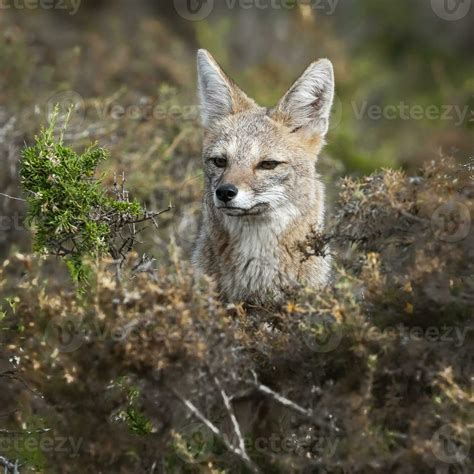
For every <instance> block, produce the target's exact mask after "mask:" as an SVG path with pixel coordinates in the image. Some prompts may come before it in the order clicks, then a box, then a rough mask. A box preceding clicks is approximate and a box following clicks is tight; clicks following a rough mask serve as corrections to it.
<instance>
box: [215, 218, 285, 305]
mask: <svg viewBox="0 0 474 474" xmlns="http://www.w3.org/2000/svg"><path fill="white" fill-rule="evenodd" d="M281 224H282V223H281V222H280V223H272V222H267V223H265V224H263V223H262V224H256V223H255V222H252V221H251V220H245V221H242V220H241V219H239V220H236V219H234V218H232V217H228V218H227V221H226V227H227V228H228V230H229V231H230V233H231V235H232V236H233V238H232V246H231V248H230V262H229V264H230V265H229V266H230V268H229V271H228V272H223V275H222V281H221V283H222V287H223V290H224V291H225V293H227V295H229V296H230V297H231V298H232V299H234V300H240V299H247V298H248V297H249V295H252V296H253V297H255V298H257V299H258V297H259V296H260V295H261V296H262V297H263V296H264V295H265V294H267V295H268V293H269V292H270V293H274V292H278V291H279V290H280V288H281V286H282V275H281V271H280V269H281V258H280V255H281V249H280V245H279V241H278V236H279V235H280V233H281V230H282V229H281Z"/></svg>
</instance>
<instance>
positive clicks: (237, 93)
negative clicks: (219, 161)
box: [197, 49, 256, 128]
mask: <svg viewBox="0 0 474 474" xmlns="http://www.w3.org/2000/svg"><path fill="white" fill-rule="evenodd" d="M197 69H198V92H199V101H200V105H201V118H202V123H203V125H204V127H206V128H209V127H210V126H211V125H212V124H213V123H214V122H216V121H218V120H219V119H221V118H223V117H225V116H227V115H232V114H236V113H238V112H241V111H243V110H246V109H249V108H252V107H254V106H255V105H256V104H255V102H254V101H253V100H252V99H250V98H249V97H247V95H246V94H245V93H244V92H243V91H242V90H241V89H240V88H239V87H238V86H237V85H236V84H235V83H234V82H233V81H232V79H230V78H229V76H227V74H226V73H225V72H224V71H223V70H222V68H221V67H220V66H219V64H217V62H216V60H215V59H214V58H213V57H212V56H211V54H210V53H209V52H208V51H206V50H204V49H200V50H199V51H198V54H197Z"/></svg>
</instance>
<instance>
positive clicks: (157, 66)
mask: <svg viewBox="0 0 474 474" xmlns="http://www.w3.org/2000/svg"><path fill="white" fill-rule="evenodd" d="M473 10H474V9H473V8H472V5H471V0H430V1H426V2H412V1H410V0H401V1H399V2H396V3H394V2H390V3H389V2H384V3H381V2H379V1H377V0H358V1H355V0H312V1H305V2H293V1H289V0H260V1H256V2H251V1H247V0H239V1H237V0H226V1H222V2H217V1H213V0H174V1H169V2H161V1H160V2H158V1H152V0H137V1H134V2H131V1H126V0H116V1H109V0H61V1H54V2H50V1H42V0H38V1H36V2H35V1H31V2H24V3H22V2H21V1H19V0H18V1H17V2H4V3H3V4H2V7H1V10H0V27H1V32H2V33H1V37H0V40H1V43H0V70H1V73H0V160H1V163H2V168H3V170H4V172H3V173H2V175H1V176H0V189H1V190H2V191H3V192H4V193H7V194H10V195H17V193H18V188H17V183H18V178H17V176H18V159H19V150H20V148H21V146H22V145H23V144H24V143H31V141H32V139H33V137H34V135H35V133H36V132H37V131H38V130H39V128H40V126H42V125H44V124H46V123H47V120H48V118H49V115H50V114H51V111H52V110H53V108H54V105H55V104H56V103H58V104H60V108H61V113H62V116H63V118H64V117H65V115H66V112H67V109H68V107H69V105H70V104H74V105H75V112H74V114H73V116H72V118H71V119H70V123H69V126H68V131H67V133H66V141H67V142H68V143H69V144H73V145H74V147H75V148H81V147H83V146H88V145H89V144H90V143H91V142H96V141H97V142H98V143H99V144H100V145H101V146H104V147H106V148H108V149H109V150H110V151H111V160H109V161H108V162H107V164H106V165H105V168H106V169H105V170H104V171H105V174H104V179H105V180H106V182H110V181H111V180H112V171H117V172H126V174H127V178H128V184H129V188H130V189H131V191H132V192H133V193H134V194H135V196H136V197H138V198H139V199H141V200H144V201H146V202H147V203H149V204H150V205H151V206H155V207H156V206H158V207H164V206H166V205H167V204H168V203H169V202H170V201H172V202H173V204H174V205H175V207H176V212H175V214H174V215H173V216H171V215H170V217H169V219H170V222H173V225H174V226H180V228H179V229H178V231H179V232H178V233H180V234H181V236H182V237H183V235H184V236H186V234H187V233H189V235H190V237H189V239H188V240H190V239H192V237H191V234H192V229H191V227H192V225H191V221H190V220H189V219H187V216H188V214H189V213H191V214H192V213H193V212H194V211H195V210H196V209H197V208H198V207H199V199H200V198H199V195H200V189H201V179H200V160H199V155H200V129H199V117H198V108H197V103H196V94H195V89H196V75H195V53H196V50H197V49H198V48H207V49H208V50H209V51H211V53H212V54H213V55H214V56H215V57H216V58H217V59H218V61H219V62H220V63H221V64H222V66H223V67H224V69H225V70H226V71H227V72H228V73H229V74H230V75H231V76H232V77H233V78H235V80H236V82H238V83H239V84H240V85H241V86H242V87H243V88H244V89H245V90H246V91H247V92H248V93H249V94H250V95H252V96H253V97H254V98H255V99H256V100H257V101H258V102H260V103H261V104H262V105H267V106H270V105H273V104H275V103H276V102H277V100H278V99H279V98H280V97H281V95H282V94H283V93H284V92H285V91H286V90H287V88H288V87H289V86H290V85H291V83H292V82H293V81H294V80H295V79H296V78H297V77H298V76H299V74H300V73H301V72H302V71H303V70H304V68H305V67H306V66H307V65H308V64H309V63H310V62H311V61H313V60H315V59H318V58H321V57H328V58H330V59H331V60H332V61H333V63H334V66H335V72H336V80H337V97H336V100H335V105H334V111H333V118H332V124H331V130H330V133H329V136H328V146H327V148H326V149H325V153H324V154H323V156H322V158H321V162H320V170H321V173H322V174H323V176H324V179H325V180H326V182H327V183H328V184H329V194H330V196H331V195H332V194H331V190H332V187H331V184H332V183H333V182H334V181H335V179H336V178H337V177H339V176H343V175H348V174H355V175H361V174H368V173H370V172H372V171H373V170H376V169H379V168H381V167H403V168H405V169H407V170H408V172H409V173H416V171H417V169H418V167H419V166H420V164H421V163H422V162H424V161H426V160H432V159H437V158H439V157H440V156H441V155H449V156H454V157H455V158H456V159H458V160H459V161H460V162H467V161H468V160H469V157H470V156H472V154H473V148H474V141H473V133H472V132H473V127H474V121H473V120H474V119H473V113H472V110H473V104H474V96H473V91H474V74H473V72H474V61H473V56H474V53H473V51H474V49H473V44H474V28H473V27H472V26H473V18H474V11H473ZM0 205H1V206H2V209H3V214H4V215H6V216H7V218H8V219H10V220H9V222H8V223H7V224H5V223H4V225H3V227H7V228H8V230H13V232H9V233H8V238H7V235H6V233H5V232H2V235H1V237H0V240H3V243H5V244H8V242H7V241H8V240H12V241H14V242H21V241H22V238H23V237H22V236H24V232H22V229H21V225H19V224H18V225H17V224H15V223H16V222H17V221H18V222H19V221H20V220H21V215H22V213H21V203H18V202H13V201H11V200H5V199H3V200H2V201H0ZM176 213H177V214H178V219H177V218H176ZM177 222H179V223H177ZM183 223H184V224H183ZM183 226H184V227H183ZM17 227H20V229H17ZM183 229H184V231H183ZM17 231H18V232H17ZM184 238H185V240H186V237H184Z"/></svg>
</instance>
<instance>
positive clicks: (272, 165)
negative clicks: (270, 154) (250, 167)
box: [258, 160, 281, 170]
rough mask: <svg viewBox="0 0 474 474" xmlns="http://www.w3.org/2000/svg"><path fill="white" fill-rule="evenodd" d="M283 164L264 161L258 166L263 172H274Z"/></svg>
mask: <svg viewBox="0 0 474 474" xmlns="http://www.w3.org/2000/svg"><path fill="white" fill-rule="evenodd" d="M280 164H281V163H280V162H279V161H271V160H268V161H262V162H260V163H259V164H258V169H261V170H274V169H275V168H276V167H277V166H278V165H280Z"/></svg>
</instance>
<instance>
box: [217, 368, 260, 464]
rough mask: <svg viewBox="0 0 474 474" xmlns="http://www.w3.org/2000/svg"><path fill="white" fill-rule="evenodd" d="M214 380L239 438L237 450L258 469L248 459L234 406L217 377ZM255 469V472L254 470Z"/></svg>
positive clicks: (250, 462) (247, 461)
mask: <svg viewBox="0 0 474 474" xmlns="http://www.w3.org/2000/svg"><path fill="white" fill-rule="evenodd" d="M214 382H215V383H216V385H217V388H218V389H219V392H220V393H221V396H222V399H223V400H224V405H225V407H226V410H227V413H228V414H229V418H230V420H231V421H232V425H233V427H234V432H235V435H236V436H237V439H238V440H239V451H240V452H241V455H242V457H243V458H244V459H245V460H246V463H247V465H252V466H254V468H255V469H254V470H256V471H257V470H258V469H257V468H256V466H255V465H254V463H253V462H252V460H251V459H250V457H249V455H248V454H247V451H246V449H245V441H244V438H243V436H242V432H241V430H240V425H239V422H238V420H237V417H236V416H235V412H234V408H233V407H232V402H231V401H230V399H229V397H228V396H227V394H226V392H225V390H224V389H223V388H222V385H221V383H220V381H219V379H218V378H217V377H214ZM256 471H255V472H256Z"/></svg>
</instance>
